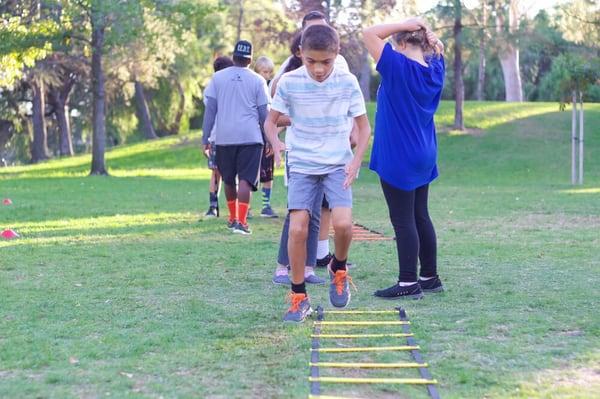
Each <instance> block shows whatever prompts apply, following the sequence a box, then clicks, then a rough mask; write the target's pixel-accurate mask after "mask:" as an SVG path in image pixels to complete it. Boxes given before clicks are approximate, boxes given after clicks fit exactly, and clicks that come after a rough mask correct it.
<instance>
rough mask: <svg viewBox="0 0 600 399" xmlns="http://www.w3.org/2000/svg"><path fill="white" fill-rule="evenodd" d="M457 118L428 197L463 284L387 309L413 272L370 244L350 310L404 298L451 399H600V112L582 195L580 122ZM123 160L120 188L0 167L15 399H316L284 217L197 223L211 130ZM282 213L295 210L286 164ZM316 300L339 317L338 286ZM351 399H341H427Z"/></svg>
mask: <svg viewBox="0 0 600 399" xmlns="http://www.w3.org/2000/svg"><path fill="white" fill-rule="evenodd" d="M452 107H453V104H452V103H443V104H442V106H441V109H440V112H439V115H438V118H437V121H438V124H439V127H438V130H439V132H440V134H439V169H440V178H439V179H438V180H437V181H436V182H435V183H434V184H433V185H432V188H431V190H430V196H431V199H430V207H431V215H432V219H433V221H434V224H435V226H436V229H437V233H438V242H439V243H438V245H439V250H438V254H439V255H438V256H439V269H440V274H441V276H442V278H443V280H444V283H445V284H446V287H447V291H446V292H445V293H443V294H441V295H436V296H433V295H430V296H427V297H426V298H425V299H424V300H422V301H410V302H382V301H379V300H376V299H375V298H373V297H372V296H371V293H372V292H373V291H374V290H375V289H378V288H382V287H384V286H388V285H390V284H391V283H393V282H394V280H395V278H396V277H397V260H396V255H395V249H394V248H393V246H392V243H391V242H389V241H388V242H373V243H368V242H367V243H365V242H357V243H355V244H354V245H353V247H352V249H351V260H352V261H353V262H355V263H356V264H358V267H357V268H356V269H355V270H353V272H352V274H353V277H354V281H355V282H356V284H357V286H358V292H356V293H354V294H353V302H352V304H351V306H352V307H354V308H373V309H390V308H392V307H394V306H398V305H402V306H404V307H405V308H406V309H407V312H408V315H409V317H410V318H411V320H412V322H413V326H412V327H411V329H412V330H413V332H414V333H415V334H416V339H417V341H418V343H419V344H420V345H421V347H422V348H423V349H422V352H423V354H424V356H425V359H426V361H427V362H429V364H430V365H431V370H432V373H433V375H434V377H435V378H436V379H438V380H439V381H440V387H439V388H440V392H441V395H442V397H444V398H471V397H486V398H507V397H510V398H531V397H539V398H547V397H553V398H554V397H556V398H559V397H560V398H589V397H594V395H597V392H600V377H599V376H600V373H599V370H600V350H599V349H598V348H600V317H598V310H597V307H598V304H597V302H598V298H599V297H600V288H599V286H600V284H599V283H600V251H599V250H598V248H600V233H599V231H600V156H599V154H600V105H599V104H591V105H586V120H585V125H586V154H585V161H586V174H585V185H584V186H576V187H573V186H571V185H570V184H569V181H570V113H569V112H562V113H561V112H558V106H557V104H553V103H524V104H507V103H487V102H486V103H476V102H472V103H471V102H467V104H466V107H465V120H466V125H467V127H468V131H467V134H461V133H458V132H453V131H451V129H449V128H448V125H449V124H451V122H452V115H453V109H452ZM370 109H371V111H372V109H373V108H372V107H371V108H370ZM106 158H107V165H108V167H109V170H110V173H111V175H112V177H109V178H106V177H88V176H87V173H88V170H89V164H90V157H89V156H78V157H74V158H69V159H59V160H53V161H50V162H47V163H43V164H39V165H31V166H23V167H13V168H4V169H0V197H2V198H6V197H7V198H11V199H12V200H13V202H14V204H13V205H11V206H0V229H4V228H13V229H15V230H16V231H18V232H19V233H20V234H21V236H22V237H21V238H19V239H17V240H13V241H0V397H56V398H64V397H85V398H88V397H104V396H109V395H110V396H111V397H151V398H158V397H210V398H242V397H244V398H301V397H306V396H307V394H308V382H307V380H306V377H307V375H308V360H309V347H310V339H309V335H310V330H311V323H309V322H307V323H306V324H304V325H302V326H285V325H283V323H281V322H280V318H281V316H282V314H283V312H284V310H285V308H286V304H285V303H284V297H285V293H286V290H285V289H283V288H281V287H276V286H273V284H272V283H271V273H272V271H273V268H274V262H275V257H276V251H277V242H278V239H279V233H280V231H281V219H275V220H262V219H256V218H255V219H254V220H252V221H251V224H252V227H253V230H254V234H253V235H252V236H249V237H240V236H237V235H231V234H230V233H228V232H227V231H226V230H225V228H224V220H223V218H221V219H220V220H208V221H199V219H201V214H202V213H203V212H204V211H205V210H206V206H207V202H208V193H207V185H208V181H207V180H208V176H209V173H208V171H207V169H206V168H205V161H204V158H203V156H202V155H201V153H200V151H199V135H198V133H193V134H191V135H186V136H182V137H170V138H165V139H161V140H157V141H153V142H149V143H139V144H135V145H130V146H123V147H119V148H115V149H113V150H111V151H110V152H108V153H107V157H106ZM354 196H355V211H354V216H355V220H356V221H357V222H359V223H361V224H364V225H366V226H368V227H370V228H373V229H375V230H378V231H381V232H383V233H385V234H387V235H391V234H392V229H391V226H390V224H389V220H388V218H387V209H386V206H385V202H384V200H383V196H382V194H381V189H380V188H379V184H378V180H377V177H376V176H375V175H374V174H373V173H371V172H370V171H368V169H366V168H365V169H364V170H363V171H361V176H360V179H359V180H358V181H357V182H356V183H355V187H354ZM273 201H274V207H275V208H276V210H277V211H278V212H279V213H283V211H284V206H285V202H286V199H285V189H284V187H283V185H282V179H281V171H280V170H279V171H278V176H277V179H276V182H275V189H274V200H273ZM253 203H254V208H255V209H256V210H258V209H259V207H260V205H259V204H260V198H259V196H256V198H254V200H253ZM221 204H222V206H223V204H224V199H223V196H221ZM223 207H224V206H223ZM255 213H258V212H257V211H256V212H255ZM320 274H321V275H322V274H323V272H322V271H320ZM309 294H310V295H311V298H312V302H313V304H314V305H317V304H323V305H327V291H326V288H325V287H312V286H311V287H309ZM396 343H397V342H396ZM388 360H389V359H388ZM401 374H404V375H405V376H416V372H415V373H414V374H413V373H411V372H410V371H405V372H402V373H401ZM387 375H389V373H388V374H387ZM350 388H351V389H350V390H344V389H342V388H341V387H330V386H325V385H324V392H325V393H337V394H343V395H345V396H361V397H367V396H368V397H372V398H391V397H402V398H404V397H416V398H419V397H426V395H425V390H424V389H422V388H411V387H389V386H375V387H365V386H359V387H356V386H354V387H350ZM398 392H400V394H398Z"/></svg>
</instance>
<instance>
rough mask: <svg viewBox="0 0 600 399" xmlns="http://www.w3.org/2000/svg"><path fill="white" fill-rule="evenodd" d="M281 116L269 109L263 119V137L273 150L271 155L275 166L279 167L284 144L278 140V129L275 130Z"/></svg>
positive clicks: (279, 113)
mask: <svg viewBox="0 0 600 399" xmlns="http://www.w3.org/2000/svg"><path fill="white" fill-rule="evenodd" d="M281 115H283V114H282V113H281V112H279V111H275V110H274V109H271V110H270V111H269V114H268V115H267V119H265V125H264V128H265V137H266V138H267V140H268V141H269V143H270V144H271V147H272V148H273V155H274V156H275V165H277V166H280V165H281V153H282V152H283V151H285V144H284V143H283V142H281V140H279V136H278V133H279V129H278V128H277V120H278V119H279V117H280V116H281Z"/></svg>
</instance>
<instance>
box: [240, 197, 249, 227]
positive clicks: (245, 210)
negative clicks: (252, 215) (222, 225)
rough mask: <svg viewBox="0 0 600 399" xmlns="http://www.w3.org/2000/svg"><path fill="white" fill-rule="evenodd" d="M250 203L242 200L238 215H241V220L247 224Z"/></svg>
mask: <svg viewBox="0 0 600 399" xmlns="http://www.w3.org/2000/svg"><path fill="white" fill-rule="evenodd" d="M249 206H250V204H248V203H247V202H240V203H239V204H238V217H239V219H238V220H239V221H240V223H241V224H247V223H248V220H247V219H248V218H247V217H248V208H249Z"/></svg>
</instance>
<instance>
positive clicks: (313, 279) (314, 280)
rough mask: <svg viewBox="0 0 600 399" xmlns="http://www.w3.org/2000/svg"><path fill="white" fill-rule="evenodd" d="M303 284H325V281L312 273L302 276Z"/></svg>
mask: <svg viewBox="0 0 600 399" xmlns="http://www.w3.org/2000/svg"><path fill="white" fill-rule="evenodd" d="M304 282H305V283H306V284H319V285H322V284H325V279H324V278H321V277H319V276H317V275H316V274H315V273H314V272H312V273H309V274H308V275H304Z"/></svg>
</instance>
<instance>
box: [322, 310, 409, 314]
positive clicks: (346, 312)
mask: <svg viewBox="0 0 600 399" xmlns="http://www.w3.org/2000/svg"><path fill="white" fill-rule="evenodd" d="M324 313H325V314H392V313H394V314H398V311H397V310H326V311H325V312H324Z"/></svg>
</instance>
